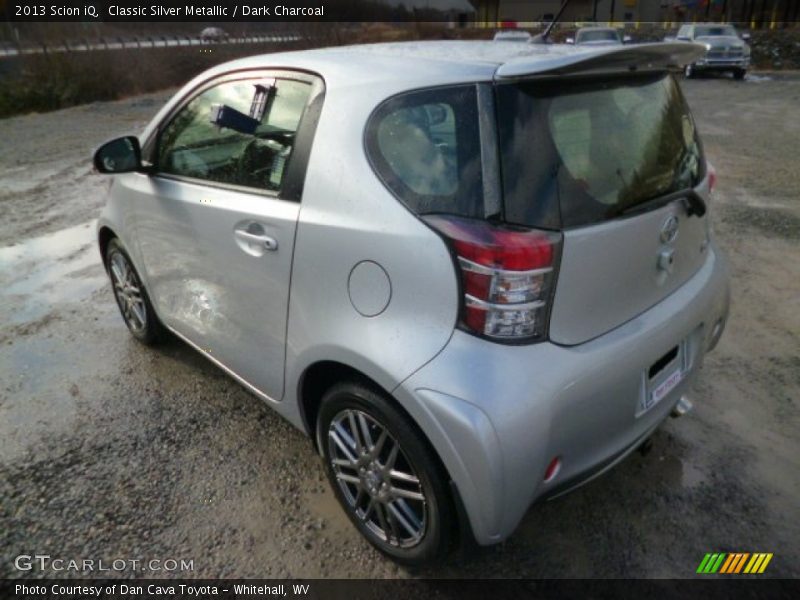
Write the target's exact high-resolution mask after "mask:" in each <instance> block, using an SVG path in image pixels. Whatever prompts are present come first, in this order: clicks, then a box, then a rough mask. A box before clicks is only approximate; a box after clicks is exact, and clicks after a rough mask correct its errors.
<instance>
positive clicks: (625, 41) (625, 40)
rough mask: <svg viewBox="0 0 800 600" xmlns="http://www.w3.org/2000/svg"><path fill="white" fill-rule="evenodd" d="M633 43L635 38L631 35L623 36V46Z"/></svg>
mask: <svg viewBox="0 0 800 600" xmlns="http://www.w3.org/2000/svg"><path fill="white" fill-rule="evenodd" d="M632 41H633V38H632V37H631V36H629V35H623V36H622V43H623V44H630V43H631V42H632Z"/></svg>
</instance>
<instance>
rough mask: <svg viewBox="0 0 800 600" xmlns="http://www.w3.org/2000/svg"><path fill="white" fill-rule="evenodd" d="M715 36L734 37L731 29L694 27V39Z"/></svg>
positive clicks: (733, 30) (734, 33) (733, 31)
mask: <svg viewBox="0 0 800 600" xmlns="http://www.w3.org/2000/svg"><path fill="white" fill-rule="evenodd" d="M715 35H736V30H735V29H734V28H733V27H695V28H694V37H705V36H715Z"/></svg>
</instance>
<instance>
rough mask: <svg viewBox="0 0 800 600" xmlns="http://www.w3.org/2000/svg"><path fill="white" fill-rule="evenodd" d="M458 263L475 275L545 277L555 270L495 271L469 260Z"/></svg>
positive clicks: (464, 259) (461, 258)
mask: <svg viewBox="0 0 800 600" xmlns="http://www.w3.org/2000/svg"><path fill="white" fill-rule="evenodd" d="M458 263H459V264H460V265H461V268H462V269H464V270H465V271H472V272H473V273H480V274H481V275H492V276H494V275H544V274H545V273H549V272H550V271H552V270H553V267H544V268H542V269H531V270H530V271H512V270H509V269H495V268H492V267H486V266H484V265H479V264H478V263H476V262H473V261H471V260H469V259H467V258H463V257H461V256H459V257H458Z"/></svg>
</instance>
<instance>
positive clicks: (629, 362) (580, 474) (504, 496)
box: [394, 246, 729, 544]
mask: <svg viewBox="0 0 800 600" xmlns="http://www.w3.org/2000/svg"><path fill="white" fill-rule="evenodd" d="M728 297H729V291H728V271H727V266H726V264H725V261H724V259H723V258H722V256H721V255H720V254H719V253H718V251H716V250H715V249H714V247H713V246H712V247H711V249H710V251H709V255H708V259H707V260H706V263H705V264H704V265H703V267H702V268H701V269H700V270H699V271H698V272H697V273H696V274H695V275H694V276H693V277H692V279H690V280H689V281H688V282H687V283H686V284H685V285H683V286H682V287H681V288H680V289H678V290H677V291H676V292H674V293H673V294H671V295H670V296H669V297H667V298H666V299H665V300H663V301H662V302H660V303H659V304H657V305H656V306H654V307H652V308H650V309H649V310H647V311H646V312H645V313H643V314H641V315H639V316H638V317H636V318H634V319H633V320H631V321H629V322H627V323H625V324H624V325H622V326H620V327H618V328H616V329H614V330H613V331H611V332H608V333H606V334H604V335H603V336H601V337H599V338H596V339H594V340H592V341H590V342H587V343H585V344H582V345H579V346H572V347H563V346H557V345H555V344H551V343H543V344H535V345H530V346H506V345H501V344H494V343H490V342H487V341H484V340H480V339H478V338H476V337H474V336H471V335H468V334H466V333H464V332H461V331H456V332H455V333H454V335H453V338H452V339H451V341H450V342H449V344H448V345H447V346H446V347H445V348H444V349H443V350H442V352H441V353H440V354H439V355H438V356H437V357H436V358H434V359H433V360H432V361H431V362H430V363H428V364H427V365H426V366H424V367H423V368H422V369H420V370H419V371H417V372H416V373H415V374H414V375H413V376H411V377H410V378H409V379H407V380H406V381H404V382H403V383H402V384H401V385H400V386H399V387H398V388H397V389H396V390H395V391H394V394H395V396H396V397H397V398H398V399H399V400H400V401H401V402H402V404H403V405H404V406H405V407H406V408H407V410H409V412H410V413H411V414H412V416H413V417H414V418H415V419H416V420H417V422H418V423H419V425H420V426H421V427H422V429H423V431H424V432H425V433H426V435H427V436H428V438H429V439H430V440H431V442H432V444H433V445H434V447H435V448H436V450H437V452H438V453H439V456H440V457H441V458H442V461H443V462H444V464H445V466H446V468H447V469H448V472H449V473H450V476H451V477H452V479H453V481H454V482H455V484H456V486H457V487H458V490H459V492H460V495H461V498H462V500H463V502H464V507H465V509H466V512H467V515H468V517H469V520H470V524H471V526H472V530H473V533H474V535H475V538H476V540H477V541H478V542H479V543H481V544H491V543H495V542H499V541H501V540H502V539H504V538H506V537H507V536H508V535H510V534H511V533H512V532H513V531H514V529H515V528H516V526H517V525H518V524H519V521H520V520H521V518H522V517H523V515H524V514H525V512H526V511H527V509H528V507H529V506H530V505H531V503H533V502H534V501H536V500H537V499H542V498H546V497H552V496H554V495H558V494H559V493H562V492H563V491H566V490H567V489H571V488H572V487H574V486H575V485H578V484H580V483H581V482H584V481H586V480H587V479H588V478H591V477H594V476H596V475H597V474H598V473H600V472H602V471H604V470H606V469H607V468H610V467H611V466H613V465H614V464H616V463H617V462H619V461H620V460H622V458H624V456H625V455H627V453H628V452H630V451H632V450H633V449H635V448H636V447H637V446H638V445H639V443H641V442H642V441H643V440H645V439H646V438H647V437H648V436H649V435H650V434H651V433H652V432H653V430H654V429H655V428H656V427H658V425H659V424H660V423H661V422H662V421H663V420H664V419H665V418H666V417H667V416H668V415H669V413H670V411H671V410H672V408H673V407H674V406H675V404H676V403H677V401H678V399H679V397H680V395H681V394H682V393H684V392H685V390H686V387H687V386H688V385H689V382H690V381H691V379H692V377H694V375H695V374H696V372H697V370H698V368H699V367H700V365H701V364H702V360H703V357H704V355H705V353H706V352H707V351H708V350H709V349H711V348H713V346H714V345H715V344H716V342H717V341H718V339H719V337H720V335H721V334H722V330H723V329H724V325H725V320H726V317H727V312H728ZM679 344H682V345H683V348H684V350H685V370H684V377H683V379H682V380H681V382H680V383H679V384H678V385H677V387H676V388H674V389H673V390H672V391H671V392H670V393H669V394H667V395H666V396H665V397H664V398H663V399H661V400H660V401H659V402H658V403H657V404H655V406H653V407H652V408H650V409H649V410H648V411H647V412H644V413H643V414H641V415H639V416H636V412H637V406H638V405H639V401H640V399H641V398H642V396H643V394H645V393H647V392H646V386H647V375H646V371H647V369H648V367H649V366H650V365H652V364H653V363H654V362H655V361H657V360H658V359H659V358H660V357H662V356H663V355H664V354H665V353H666V352H667V351H669V350H670V349H671V348H673V347H675V346H676V345H679ZM554 456H560V457H561V461H562V464H561V468H560V470H559V471H558V473H557V474H556V476H555V477H554V478H553V479H552V480H551V481H549V482H547V483H545V482H544V481H543V476H544V473H545V470H546V468H547V464H548V463H549V462H550V460H551V459H552V458H553V457H554Z"/></svg>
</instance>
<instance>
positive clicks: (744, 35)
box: [742, 33, 750, 40]
mask: <svg viewBox="0 0 800 600" xmlns="http://www.w3.org/2000/svg"><path fill="white" fill-rule="evenodd" d="M742 39H743V40H749V39H750V34H749V33H743V34H742Z"/></svg>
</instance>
